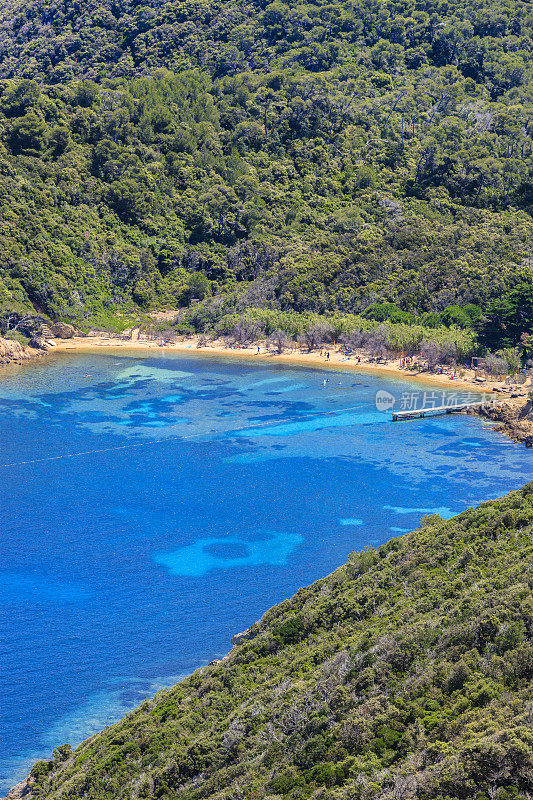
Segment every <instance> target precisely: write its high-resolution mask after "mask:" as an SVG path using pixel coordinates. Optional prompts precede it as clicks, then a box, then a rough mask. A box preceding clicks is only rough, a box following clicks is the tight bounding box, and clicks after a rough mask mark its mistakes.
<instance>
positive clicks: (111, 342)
mask: <svg viewBox="0 0 533 800" xmlns="http://www.w3.org/2000/svg"><path fill="white" fill-rule="evenodd" d="M199 341H200V337H198V336H192V337H187V338H184V339H183V340H181V341H176V342H171V343H169V344H165V345H164V346H163V347H161V346H160V345H159V344H158V342H157V341H153V340H147V339H124V338H119V337H116V338H113V337H104V336H76V337H74V338H72V339H56V340H55V346H54V347H53V348H51V350H49V351H48V352H49V353H50V354H54V353H61V352H74V351H80V352H81V351H86V352H87V351H91V350H101V349H103V348H105V349H109V350H117V349H120V350H124V351H130V352H136V351H139V352H149V351H154V352H159V353H160V352H169V353H172V352H191V354H192V353H194V355H195V356H227V357H231V358H243V359H251V360H254V361H257V362H259V363H261V362H264V363H271V364H272V363H275V364H300V365H304V366H311V367H319V368H321V369H324V370H332V369H334V370H346V371H355V372H366V373H371V374H376V375H384V376H387V377H388V378H393V379H394V378H396V379H398V380H401V381H412V382H413V383H417V384H420V383H425V384H429V385H435V386H439V387H441V388H446V389H456V390H457V391H461V392H462V393H464V392H475V393H476V394H478V395H483V394H492V393H493V392H494V391H495V392H496V393H501V394H500V396H501V399H502V400H503V399H505V400H507V399H510V393H509V392H508V391H506V390H508V389H509V387H508V385H507V384H505V382H504V381H499V380H493V379H488V380H485V381H483V382H481V381H480V380H476V373H475V372H474V370H472V369H468V368H463V367H461V368H460V369H457V370H456V374H455V377H452V374H450V373H451V370H450V373H448V374H446V373H445V374H435V373H431V372H427V371H413V370H409V369H406V368H405V367H402V365H401V359H399V358H398V359H394V360H392V359H391V360H388V361H386V362H384V361H381V362H379V363H376V362H375V361H371V360H369V359H368V357H367V356H365V355H364V354H355V355H351V356H349V357H347V356H346V355H345V354H344V353H341V352H339V351H338V347H337V346H336V345H332V346H331V347H330V348H329V350H327V352H329V359H328V358H327V357H326V356H324V355H320V350H318V351H316V350H315V351H312V352H310V353H308V352H305V351H302V350H300V349H299V348H288V349H287V350H285V351H284V352H283V353H279V354H278V353H275V352H272V351H271V350H267V348H266V346H265V344H264V343H260V344H259V353H258V352H257V350H258V345H257V344H255V345H253V346H250V347H240V348H234V347H228V346H227V345H226V344H225V342H223V341H221V340H216V341H212V342H209V343H208V344H206V345H204V344H203V343H202V344H200V346H199ZM322 352H326V348H323V349H322ZM358 358H360V361H358ZM530 389H531V385H530V383H529V382H527V383H526V384H524V385H523V386H521V387H520V388H519V389H518V390H517V391H513V394H516V395H517V397H516V398H513V399H515V400H521V399H523V398H525V397H527V395H528V391H529V390H530Z"/></svg>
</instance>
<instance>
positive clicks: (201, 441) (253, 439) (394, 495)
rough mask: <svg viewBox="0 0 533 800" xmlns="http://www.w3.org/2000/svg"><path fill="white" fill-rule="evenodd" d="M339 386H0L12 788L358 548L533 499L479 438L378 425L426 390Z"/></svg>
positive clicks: (25, 377) (142, 369) (74, 371)
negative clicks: (509, 495) (516, 498)
mask: <svg viewBox="0 0 533 800" xmlns="http://www.w3.org/2000/svg"><path fill="white" fill-rule="evenodd" d="M325 374H326V373H324V372H321V371H319V370H315V369H310V368H305V367H288V366H286V365H284V366H277V365H276V364H275V362H274V363H272V364H265V363H263V362H262V363H258V362H255V361H240V360H239V361H237V360H231V359H229V360H223V359H219V360H217V359H213V358H206V357H199V356H195V355H194V354H191V355H176V356H170V355H169V354H167V353H164V352H161V353H160V352H157V353H154V354H150V356H149V357H146V358H141V357H138V356H135V355H129V356H126V355H125V354H124V353H123V352H122V353H121V354H120V355H113V354H110V353H101V354H100V353H97V354H93V355H73V356H69V355H64V356H62V357H56V358H55V359H54V360H52V361H50V362H49V363H48V364H44V363H34V364H31V365H28V366H27V367H24V368H23V369H19V370H17V371H15V370H13V369H11V370H10V371H9V372H7V371H6V372H5V373H4V374H3V375H2V376H0V429H1V431H2V436H1V440H0V502H1V522H2V529H1V538H2V562H1V570H0V577H1V584H0V608H1V613H2V616H3V623H2V629H3V631H4V634H3V637H2V642H1V651H0V661H1V663H2V671H1V682H2V683H1V686H0V703H1V711H2V720H1V722H0V730H1V731H2V748H1V758H0V771H1V780H2V786H1V787H0V789H4V790H5V789H7V788H8V787H9V786H11V785H12V784H13V783H14V782H15V781H16V780H17V779H19V778H20V777H22V776H23V775H24V774H25V772H26V771H27V769H28V767H29V766H30V765H31V763H32V762H33V761H34V760H36V759H37V758H39V757H46V756H47V755H49V753H50V751H51V749H52V748H53V747H55V746H57V745H58V744H63V743H64V742H70V743H71V744H73V745H74V744H76V743H77V742H79V741H80V740H81V739H83V738H85V737H86V736H88V735H90V734H92V733H94V732H96V731H97V730H99V729H100V728H101V727H103V726H104V725H106V724H109V723H110V722H112V721H113V720H115V719H117V718H119V717H121V716H123V715H124V714H125V713H126V712H127V711H128V710H129V709H131V708H132V707H134V706H136V705H138V703H139V702H140V701H141V700H142V699H143V698H144V697H147V696H150V695H152V694H153V693H155V692H156V691H158V690H159V689H160V688H162V687H164V686H168V685H171V684H172V683H174V682H175V681H176V680H178V679H179V677H180V676H183V675H184V674H187V673H189V672H191V671H192V670H193V669H194V668H196V667H197V666H200V665H202V664H205V663H207V662H208V661H209V660H211V659H212V658H215V657H217V656H221V655H223V654H224V653H225V652H227V650H228V649H229V647H230V644H229V640H230V637H231V635H232V634H234V633H236V632H238V631H240V630H242V629H244V628H245V627H247V626H248V625H249V624H250V623H252V622H254V621H255V620H256V619H258V618H259V617H260V616H261V614H262V613H263V612H264V611H265V610H266V609H267V608H268V607H269V606H271V605H272V604H273V603H275V602H279V601H280V600H282V599H284V598H285V597H287V596H289V595H291V594H292V593H293V592H294V591H295V590H296V589H298V587H299V586H302V585H304V584H307V583H309V582H310V581H312V580H314V579H316V578H319V577H321V576H323V575H325V574H327V573H328V572H330V571H332V570H333V569H334V568H335V567H336V566H338V565H339V564H341V563H343V562H344V561H345V560H346V558H347V556H348V554H349V553H350V552H351V551H352V550H354V549H360V548H362V547H364V546H365V545H367V544H371V545H374V546H375V545H378V544H379V543H381V542H383V541H386V540H387V539H389V538H390V537H392V536H397V535H400V534H401V533H402V532H404V531H407V530H411V529H412V528H413V527H415V526H416V525H417V523H418V521H419V519H420V517H421V516H422V515H424V514H428V513H437V514H440V515H441V516H442V517H445V518H448V517H450V516H453V515H454V514H456V513H459V512H460V511H462V510H464V509H465V508H467V507H469V506H472V505H475V504H477V503H479V502H481V501H483V500H486V499H489V498H491V497H494V496H497V495H502V494H504V493H505V492H507V491H508V490H510V489H512V488H517V487H519V486H520V485H522V484H523V483H525V482H526V481H527V480H529V479H530V477H531V451H528V450H526V449H525V448H522V447H518V446H516V445H513V444H512V443H511V442H510V441H508V440H506V439H504V438H503V437H501V436H499V435H497V434H495V433H494V432H493V431H492V430H491V429H490V428H487V427H483V425H482V424H481V423H480V421H479V420H477V419H475V418H472V417H462V416H446V417H437V418H434V419H426V420H414V421H411V422H404V423H396V424H392V423H391V422H389V418H390V415H388V414H385V413H380V412H378V411H377V410H376V408H375V404H374V398H375V394H376V391H377V390H378V389H385V390H387V391H390V392H392V393H393V394H395V395H396V396H398V397H399V396H400V394H401V392H402V391H403V390H407V389H408V390H409V391H412V390H413V385H412V384H410V385H409V387H407V385H405V384H404V385H402V384H401V383H395V382H392V381H388V380H384V379H382V378H379V377H368V376H366V375H361V374H355V373H347V372H344V373H341V372H339V373H336V372H331V373H328V377H329V378H330V383H329V384H328V386H327V388H324V387H323V385H322V384H323V380H324V376H325ZM415 388H416V387H415Z"/></svg>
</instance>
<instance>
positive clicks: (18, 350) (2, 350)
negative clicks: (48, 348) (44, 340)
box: [0, 338, 44, 364]
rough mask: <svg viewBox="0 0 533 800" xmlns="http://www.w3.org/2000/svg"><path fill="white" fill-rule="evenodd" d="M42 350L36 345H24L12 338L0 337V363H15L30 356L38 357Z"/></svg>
mask: <svg viewBox="0 0 533 800" xmlns="http://www.w3.org/2000/svg"><path fill="white" fill-rule="evenodd" d="M43 352H44V351H43V350H41V349H38V348H36V347H24V345H22V344H21V343H20V342H17V341H14V340H13V339H1V338H0V364H17V363H22V361H27V360H28V359H30V358H38V357H39V356H40V355H42V354H43Z"/></svg>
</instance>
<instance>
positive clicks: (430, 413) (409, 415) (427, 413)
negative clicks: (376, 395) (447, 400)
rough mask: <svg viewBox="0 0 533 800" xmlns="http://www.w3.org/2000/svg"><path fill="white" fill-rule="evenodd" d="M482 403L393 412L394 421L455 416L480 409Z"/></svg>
mask: <svg viewBox="0 0 533 800" xmlns="http://www.w3.org/2000/svg"><path fill="white" fill-rule="evenodd" d="M481 405H482V403H463V404H462V405H456V406H436V407H435V408H415V409H412V410H409V411H393V412H392V421H393V422H399V421H400V420H402V419H415V418H417V417H436V416H438V415H439V414H453V413H454V412H455V411H465V409H467V408H479V407H480V406H481Z"/></svg>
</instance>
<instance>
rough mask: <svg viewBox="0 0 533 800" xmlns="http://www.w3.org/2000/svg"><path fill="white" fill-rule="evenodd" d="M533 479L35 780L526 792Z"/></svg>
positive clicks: (275, 620) (341, 574)
mask: <svg viewBox="0 0 533 800" xmlns="http://www.w3.org/2000/svg"><path fill="white" fill-rule="evenodd" d="M532 525H533V484H528V485H527V486H525V487H524V488H523V489H522V490H521V491H517V492H512V493H511V494H510V495H508V496H507V497H505V498H503V499H501V500H496V501H493V502H490V503H485V504H483V505H481V506H480V507H479V508H476V509H470V510H468V511H465V512H464V513H462V514H460V515H459V516H458V517H455V518H454V519H452V520H449V521H444V520H442V519H441V518H440V517H438V516H436V515H431V516H429V517H425V518H423V519H422V527H421V528H420V529H419V530H417V531H414V532H413V533H410V534H406V535H405V536H403V537H402V538H400V539H393V540H392V541H390V542H389V543H388V544H385V545H382V546H381V547H379V548H378V549H377V550H372V548H370V547H368V548H366V549H365V550H364V551H363V552H361V553H359V554H353V555H352V556H351V557H350V560H349V562H348V564H346V565H345V566H344V567H341V568H340V569H338V570H336V571H335V572H334V573H332V574H331V575H329V576H328V577H327V578H325V579H323V580H320V581H318V582H317V583H315V584H313V585H312V586H309V587H307V588H303V589H300V590H299V591H298V592H297V594H296V595H295V596H294V597H293V598H292V599H290V600H286V601H285V602H283V603H282V604H281V605H279V606H276V607H274V608H272V609H271V610H270V611H268V612H267V613H266V614H265V615H264V617H263V618H262V619H261V621H260V622H258V623H256V624H255V625H254V626H253V627H252V628H251V629H250V630H249V631H248V632H247V635H246V636H245V639H244V641H243V642H242V643H240V644H238V645H236V646H235V647H234V648H233V649H232V651H231V653H230V654H229V656H227V657H225V658H224V659H223V660H222V661H219V662H216V663H213V665H210V666H208V667H205V668H203V669H200V670H198V671H196V672H195V673H194V674H193V675H192V676H191V677H190V678H187V679H186V680H185V681H183V682H182V683H180V684H178V685H176V686H175V687H173V688H172V689H170V690H166V691H164V692H162V693H160V694H159V695H157V696H156V698H155V699H154V700H152V701H146V702H144V703H143V704H142V705H141V706H140V708H139V709H137V710H136V711H134V712H132V713H131V714H129V715H128V716H127V717H126V718H125V719H124V720H123V721H122V722H120V723H118V724H117V725H114V726H112V727H110V728H107V729H106V730H104V731H103V732H102V733H100V734H97V735H96V736H94V737H92V738H91V739H88V740H87V741H86V742H85V743H83V744H82V745H80V747H78V748H77V749H76V750H75V751H74V752H73V753H72V752H71V750H70V748H69V747H68V746H60V747H58V749H57V750H56V751H55V753H54V759H53V760H52V761H50V762H39V763H38V764H37V765H36V766H35V767H34V769H33V772H32V776H33V778H34V779H35V780H36V783H35V784H34V785H33V787H32V792H33V796H34V797H35V798H43V800H44V798H46V800H55V799H56V798H62V799H63V800H80V798H84V799H85V800H119V798H128V800H131V799H132V798H139V800H140V799H141V798H146V800H154V799H155V798H161V800H171V799H172V800H178V799H179V800H200V798H210V800H261V799H264V800H266V798H271V799H272V800H274V799H277V798H280V797H284V798H291V800H304V798H313V799H314V800H319V798H320V800H326V798H327V800H372V799H373V798H376V800H377V798H379V800H414V799H415V798H417V799H418V800H430V799H431V800H488V799H489V798H490V799H491V800H526V798H529V797H531V793H532V792H533V731H532V727H531V713H532V712H531V699H532V684H531V680H532V677H533V646H532V642H531V637H532V631H533V616H532V612H533V607H532V593H531V588H532V575H531V558H532V555H533V548H532V539H531V533H532Z"/></svg>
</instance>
